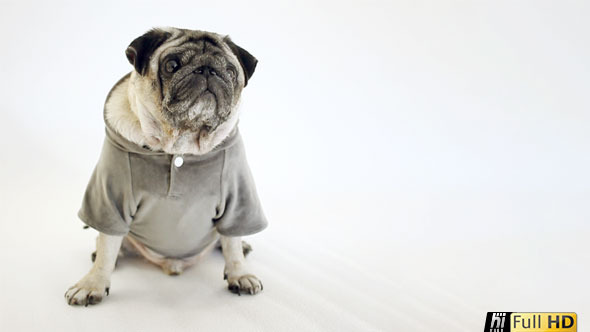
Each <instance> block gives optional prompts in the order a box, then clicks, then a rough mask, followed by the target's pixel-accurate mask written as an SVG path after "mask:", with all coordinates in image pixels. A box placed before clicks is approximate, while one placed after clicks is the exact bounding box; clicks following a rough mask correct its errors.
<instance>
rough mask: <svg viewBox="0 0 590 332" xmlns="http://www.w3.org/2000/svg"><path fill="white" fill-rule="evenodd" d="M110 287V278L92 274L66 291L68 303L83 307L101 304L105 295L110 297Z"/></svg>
mask: <svg viewBox="0 0 590 332" xmlns="http://www.w3.org/2000/svg"><path fill="white" fill-rule="evenodd" d="M109 287H110V282H109V280H108V278H105V277H103V276H101V275H100V274H99V273H92V272H91V273H89V274H87V275H86V276H85V277H84V278H82V280H80V281H78V283H76V284H75V285H74V286H72V287H70V288H69V289H68V290H67V291H66V294H65V298H66V302H67V303H68V304H70V305H83V306H88V305H89V304H97V303H100V302H101V301H102V298H103V296H104V294H106V295H109Z"/></svg>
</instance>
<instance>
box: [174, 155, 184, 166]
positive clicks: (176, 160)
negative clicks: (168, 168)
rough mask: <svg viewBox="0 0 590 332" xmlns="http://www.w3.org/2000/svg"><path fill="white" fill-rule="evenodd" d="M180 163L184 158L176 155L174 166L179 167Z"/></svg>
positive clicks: (182, 162)
mask: <svg viewBox="0 0 590 332" xmlns="http://www.w3.org/2000/svg"><path fill="white" fill-rule="evenodd" d="M182 164H184V159H182V157H180V156H178V157H176V158H175V159H174V166H176V167H180V166H182Z"/></svg>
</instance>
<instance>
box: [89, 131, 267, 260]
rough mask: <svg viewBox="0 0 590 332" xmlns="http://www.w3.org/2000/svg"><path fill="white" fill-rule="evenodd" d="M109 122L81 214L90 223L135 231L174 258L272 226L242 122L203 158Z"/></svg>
mask: <svg viewBox="0 0 590 332" xmlns="http://www.w3.org/2000/svg"><path fill="white" fill-rule="evenodd" d="M105 123H106V139H105V141H104V145H103V148H102V153H101V156H100V159H99V161H98V164H97V165H96V168H95V169H94V172H93V174H92V177H91V178H90V182H89V183H88V187H87V189H86V193H85V195H84V200H83V202H82V208H81V209H80V211H79V212H78V216H79V217H80V219H82V221H83V222H84V223H86V224H87V225H89V226H91V227H92V228H94V229H96V230H98V231H100V232H103V233H105V234H109V235H130V236H132V237H133V238H135V239H137V240H139V241H140V242H141V243H143V244H144V245H146V246H147V247H148V248H149V249H151V250H153V251H155V252H157V253H159V254H161V255H164V256H166V257H174V258H183V257H188V256H192V255H195V254H198V253H199V252H201V251H202V250H203V249H205V248H206V247H207V246H208V245H210V244H211V243H212V242H213V241H215V240H216V238H217V233H219V234H222V235H225V236H242V235H250V234H254V233H257V232H260V231H261V230H263V229H264V228H265V227H266V225H267V221H266V218H265V216H264V213H263V211H262V207H261V205H260V202H259V199H258V195H257V193H256V188H255V185H254V181H253V179H252V175H251V173H250V169H249V168H248V163H247V161H246V155H245V151H244V145H243V143H242V139H241V137H240V134H239V131H238V129H237V127H236V129H234V130H233V132H232V133H231V134H230V136H229V137H228V138H227V139H226V140H225V141H224V142H222V143H221V144H220V145H219V146H217V147H216V148H215V149H214V150H213V151H211V152H209V153H207V154H205V155H202V156H196V155H171V154H167V153H165V152H161V151H160V152H158V151H151V150H149V149H148V148H143V147H141V146H138V145H137V144H135V143H132V142H130V141H128V140H127V139H125V138H124V137H122V136H121V135H119V134H118V133H117V132H115V130H114V129H113V128H111V126H110V125H109V123H108V121H106V120H105ZM179 157H180V158H182V165H180V166H177V165H179V164H180V160H177V158H179Z"/></svg>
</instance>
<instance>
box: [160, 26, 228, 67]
mask: <svg viewBox="0 0 590 332" xmlns="http://www.w3.org/2000/svg"><path fill="white" fill-rule="evenodd" d="M163 30H165V31H166V32H169V33H171V36H170V38H168V39H167V40H166V41H165V42H164V43H163V44H162V45H160V47H158V49H157V50H156V51H155V52H154V55H153V56H152V59H151V63H150V67H151V69H152V73H156V72H157V68H158V63H159V61H161V60H162V59H163V58H165V57H166V56H167V55H168V54H171V53H175V54H184V56H187V57H190V56H192V55H195V54H204V53H210V54H213V55H216V53H218V55H220V56H224V57H225V58H227V60H229V61H230V62H231V63H233V64H234V65H239V61H238V59H237V58H236V56H235V55H234V54H233V53H232V51H231V49H230V48H229V46H228V45H227V44H226V43H225V42H224V41H223V39H224V38H225V36H223V35H220V34H217V33H213V32H207V31H200V30H184V29H175V28H169V29H163Z"/></svg>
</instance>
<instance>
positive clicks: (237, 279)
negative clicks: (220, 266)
mask: <svg viewBox="0 0 590 332" xmlns="http://www.w3.org/2000/svg"><path fill="white" fill-rule="evenodd" d="M224 278H225V279H227V289H229V291H230V292H232V293H235V294H238V295H242V293H246V294H251V295H254V294H258V293H260V292H261V291H262V289H263V288H264V287H263V286H262V282H261V281H260V279H258V278H257V277H256V276H255V275H253V274H242V275H232V274H229V275H228V273H227V272H226V273H225V274H224Z"/></svg>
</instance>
